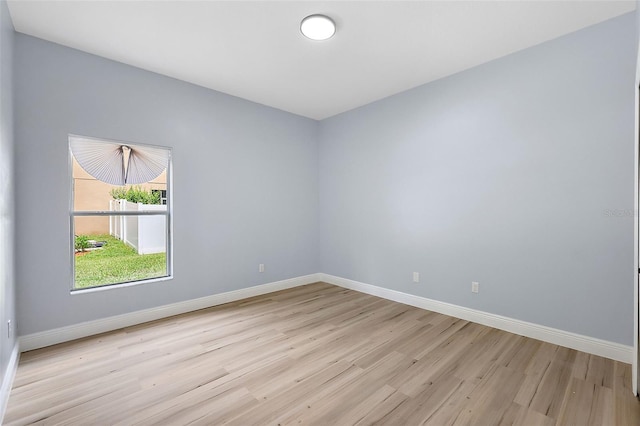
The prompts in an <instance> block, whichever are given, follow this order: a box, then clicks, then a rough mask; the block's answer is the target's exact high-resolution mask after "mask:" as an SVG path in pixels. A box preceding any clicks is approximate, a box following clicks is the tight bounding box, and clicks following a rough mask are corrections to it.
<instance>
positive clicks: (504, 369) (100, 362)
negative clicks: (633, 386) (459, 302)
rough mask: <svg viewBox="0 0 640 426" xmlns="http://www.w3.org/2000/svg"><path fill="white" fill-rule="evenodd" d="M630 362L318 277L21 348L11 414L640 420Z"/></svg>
mask: <svg viewBox="0 0 640 426" xmlns="http://www.w3.org/2000/svg"><path fill="white" fill-rule="evenodd" d="M630 383H631V367H630V366H629V365H627V364H623V363H619V362H615V361H611V360H608V359H605V358H600V357H597V356H593V355H588V354H586V353H582V352H577V351H574V350H571V349H566V348H563V347H559V346H554V345H551V344H547V343H543V342H540V341H537V340H533V339H529V338H525V337H521V336H517V335H514V334H510V333H507V332H503V331H499V330H495V329H492V328H489V327H485V326H481V325H477V324H474V323H470V322H467V321H463V320H459V319H455V318H451V317H448V316H445V315H441V314H437V313H433V312H428V311H424V310H421V309H417V308H414V307H410V306H406V305H402V304H399V303H395V302H390V301H387V300H383V299H379V298H376V297H373V296H368V295H365V294H361V293H357V292H354V291H350V290H345V289H342V288H339V287H334V286H331V285H328V284H324V283H317V284H312V285H308V286H304V287H299V288H295V289H291V290H286V291H282V292H278V293H272V294H269V295H264V296H260V297H255V298H252V299H247V300H244V301H240V302H235V303H230V304H227V305H223V306H219V307H215V308H210V309H205V310H201V311H197V312H192V313H189V314H184V315H180V316H176V317H172V318H168V319H164V320H159V321H155V322H151V323H147V324H143V325H139V326H135V327H129V328H126V329H123V330H118V331H114V332H111V333H106V334H102V335H99V336H94V337H91V338H86V339H82V340H78V341H74V342H70V343H65V344H61V345H57V346H53V347H49V348H45V349H40V350H37V351H32V352H28V353H25V354H22V358H21V360H20V365H19V368H18V373H17V376H16V379H15V383H14V387H13V390H12V391H11V396H10V400H9V405H8V408H7V414H6V417H5V424H10V425H13V424H32V423H38V424H47V425H54V424H79V425H106V424H118V425H133V424H149V425H151V424H162V425H183V424H190V423H194V424H232V425H241V426H246V425H267V424H272V425H289V424H296V425H297V424H317V425H351V424H372V423H379V424H388V425H418V424H430V425H445V424H476V425H497V424H521V425H538V424H540V425H551V424H566V425H590V424H602V425H618V426H623V425H630V426H637V425H640V402H638V400H637V399H636V398H635V397H634V396H633V395H632V394H631V390H630Z"/></svg>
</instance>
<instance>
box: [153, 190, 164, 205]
mask: <svg viewBox="0 0 640 426" xmlns="http://www.w3.org/2000/svg"><path fill="white" fill-rule="evenodd" d="M151 192H153V193H157V194H158V197H160V204H164V205H166V204H167V190H166V189H152V190H151Z"/></svg>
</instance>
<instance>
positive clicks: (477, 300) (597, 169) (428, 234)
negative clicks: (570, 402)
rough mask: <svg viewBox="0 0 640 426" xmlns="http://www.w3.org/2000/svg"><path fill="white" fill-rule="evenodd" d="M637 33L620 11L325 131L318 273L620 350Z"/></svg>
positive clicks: (628, 310)
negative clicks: (475, 289) (474, 285)
mask: <svg viewBox="0 0 640 426" xmlns="http://www.w3.org/2000/svg"><path fill="white" fill-rule="evenodd" d="M635 31H636V28H635V17H634V14H633V13H630V14H627V15H624V16H621V17H618V18H615V19H613V20H610V21H607V22H604V23H602V24H599V25H596V26H593V27H590V28H587V29H584V30H581V31H578V32H576V33H573V34H570V35H567V36H564V37H562V38H559V39H556V40H553V41H550V42H547V43H544V44H541V45H538V46H535V47H533V48H530V49H527V50H524V51H521V52H518V53H515V54H512V55H509V56H507V57H504V58H501V59H499V60H496V61H492V62H490V63H487V64H484V65H481V66H478V67H476V68H473V69H470V70H467V71H465V72H461V73H459V74H456V75H453V76H450V77H448V78H444V79H442V80H439V81H436V82H433V83H430V84H427V85H424V86H421V87H419V88H416V89H413V90H410V91H407V92H404V93H401V94H398V95H395V96H392V97H390V98H387V99H384V100H382V101H379V102H376V103H373V104H370V105H367V106H364V107H361V108H359V109H356V110H353V111H350V112H347V113H344V114H341V115H338V116H335V117H333V118H330V119H327V120H324V121H322V122H321V124H320V129H319V130H320V138H319V144H320V145H319V173H320V183H319V189H320V206H321V210H320V253H321V262H320V267H321V270H322V272H324V273H328V274H331V275H336V276H340V277H344V278H348V279H352V280H356V281H360V282H365V283H369V284H373V285H377V286H381V287H385V288H389V289H393V290H398V291H402V292H406V293H410V294H415V295H418V296H423V297H428V298H432V299H436V300H439V301H443V302H449V303H453V304H456V305H460V306H464V307H469V308H473V309H479V310H482V311H486V312H490V313H494V314H498V315H504V316H507V317H512V318H515V319H519V320H523V321H529V322H533V323H536V324H541V325H545V326H549V327H554V328H558V329H561V330H566V331H570V332H574V333H579V334H583V335H587V336H591V337H596V338H600V339H604V340H608V341H612V342H617V343H621V344H626V345H630V344H632V341H633V323H632V318H633V302H632V297H633V275H634V270H633V264H634V263H633V220H634V218H633V216H634V206H633V199H634V189H633V185H634V184H633V182H634V136H633V135H634V113H633V112H634V88H633V86H634V73H635V59H636V52H635ZM414 271H415V272H419V273H420V282H419V283H414V282H412V272H414ZM472 281H477V282H479V283H480V285H479V288H480V291H479V293H478V294H473V293H472V292H471V282H472Z"/></svg>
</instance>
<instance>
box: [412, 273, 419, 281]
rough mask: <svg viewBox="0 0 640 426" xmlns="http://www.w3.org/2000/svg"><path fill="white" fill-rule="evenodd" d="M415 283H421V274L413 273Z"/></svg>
mask: <svg viewBox="0 0 640 426" xmlns="http://www.w3.org/2000/svg"><path fill="white" fill-rule="evenodd" d="M413 282H414V283H419V282H420V272H414V273H413Z"/></svg>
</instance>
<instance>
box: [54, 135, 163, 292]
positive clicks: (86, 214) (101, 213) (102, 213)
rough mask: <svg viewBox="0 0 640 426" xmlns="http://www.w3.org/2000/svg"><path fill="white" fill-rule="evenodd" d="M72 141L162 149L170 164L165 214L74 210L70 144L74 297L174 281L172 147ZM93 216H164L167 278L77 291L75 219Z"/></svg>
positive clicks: (126, 282)
mask: <svg viewBox="0 0 640 426" xmlns="http://www.w3.org/2000/svg"><path fill="white" fill-rule="evenodd" d="M71 138H82V139H89V140H92V141H95V142H106V143H119V144H123V145H131V146H148V147H152V148H160V149H164V150H166V151H168V152H169V161H168V164H167V190H166V191H167V204H166V206H167V208H166V210H159V211H140V212H134V211H108V210H75V209H74V207H75V206H74V199H75V189H74V177H73V154H72V153H71V147H70V144H69V143H68V144H67V150H68V156H69V194H70V196H69V227H70V228H69V229H70V232H69V236H70V240H69V241H70V254H71V262H70V265H71V290H70V291H71V293H84V292H91V291H96V290H106V289H112V288H121V287H128V286H132V285H140V284H146V283H151V282H158V281H167V280H171V279H173V200H172V198H173V197H172V187H173V173H172V172H173V167H172V164H173V161H172V157H173V150H172V148H171V147H167V146H160V145H151V144H145V143H138V142H124V141H117V140H113V139H106V138H97V137H91V136H81V135H75V134H69V135H68V139H67V140H68V141H69V140H70V139H71ZM90 216H107V217H108V216H165V217H166V224H167V226H166V232H167V235H166V249H167V251H166V254H167V256H166V269H167V274H166V275H164V276H161V277H152V278H145V279H142V280H135V281H124V282H121V283H112V284H102V285H97V286H92V287H86V288H76V287H75V284H76V283H75V281H76V256H75V218H76V217H90Z"/></svg>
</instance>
